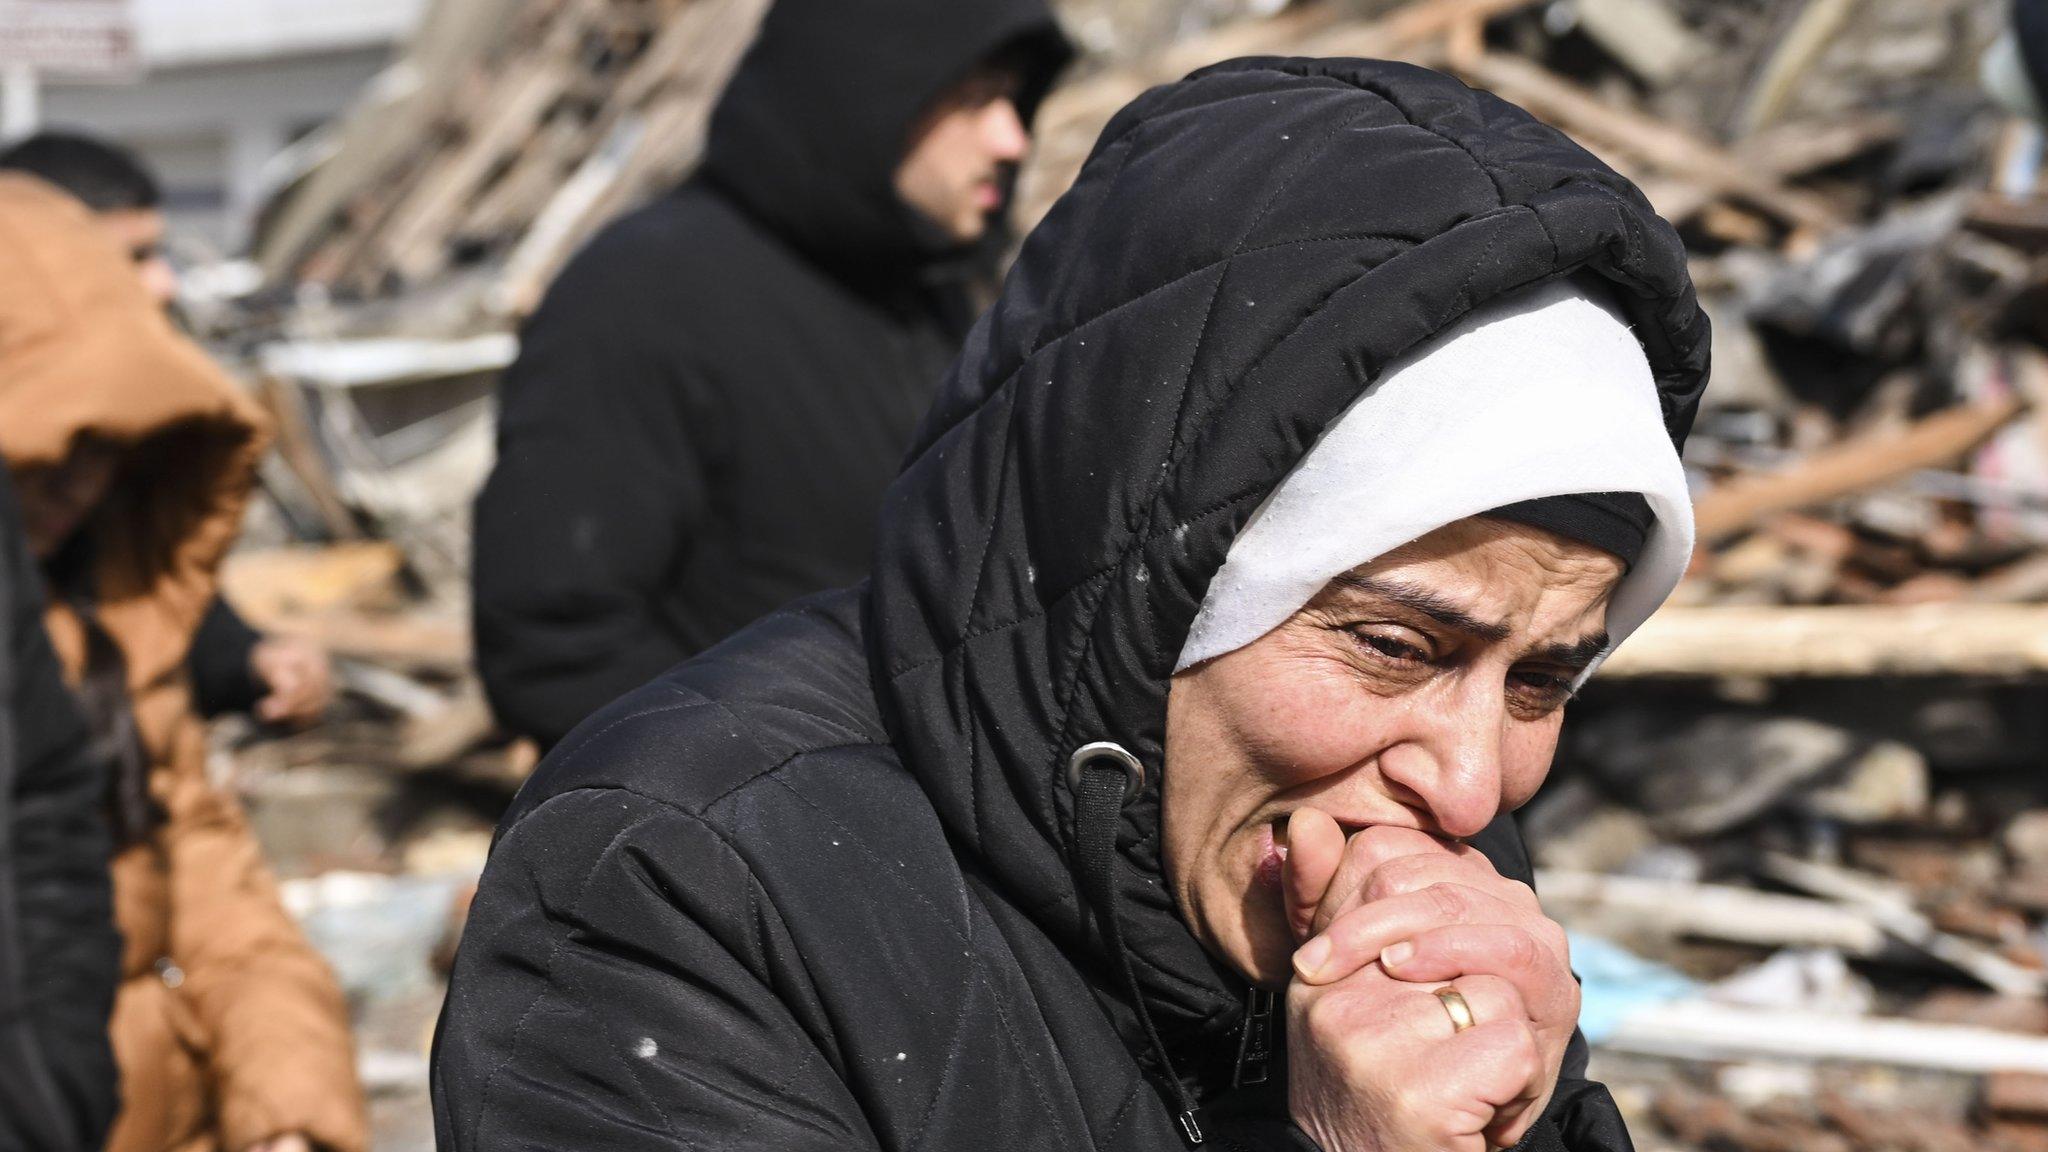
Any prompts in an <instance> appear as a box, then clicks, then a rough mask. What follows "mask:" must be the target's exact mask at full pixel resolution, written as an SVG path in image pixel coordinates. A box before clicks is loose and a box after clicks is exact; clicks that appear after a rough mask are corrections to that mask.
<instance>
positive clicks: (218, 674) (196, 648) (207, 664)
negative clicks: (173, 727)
mask: <svg viewBox="0 0 2048 1152" xmlns="http://www.w3.org/2000/svg"><path fill="white" fill-rule="evenodd" d="M262 639H263V634H262V633H260V632H258V631H256V630H255V629H254V628H251V627H249V623H248V621H246V620H243V619H242V616H241V613H239V612H236V611H235V610H234V609H233V608H231V607H229V606H228V602H227V601H226V600H223V599H221V598H220V597H218V596H216V597H214V599H213V603H212V604H210V605H208V606H207V609H206V617H205V619H203V620H201V621H200V622H199V631H198V633H197V634H196V635H194V636H193V637H192V652H191V654H190V655H189V656H187V657H186V658H185V665H186V667H187V668H189V669H190V670H191V672H192V694H193V696H194V698H195V699H196V700H197V702H198V705H199V714H200V715H201V716H205V717H207V718H209V719H211V718H212V717H215V716H222V715H226V714H227V713H229V712H247V711H249V710H250V709H251V708H254V707H255V706H256V702H257V701H258V700H261V699H262V698H263V695H264V686H263V684H262V682H261V681H259V680H257V679H256V671H255V669H254V668H252V667H250V663H249V655H250V653H251V652H253V651H254V650H255V648H256V645H257V643H258V642H259V641H261V640H262Z"/></svg>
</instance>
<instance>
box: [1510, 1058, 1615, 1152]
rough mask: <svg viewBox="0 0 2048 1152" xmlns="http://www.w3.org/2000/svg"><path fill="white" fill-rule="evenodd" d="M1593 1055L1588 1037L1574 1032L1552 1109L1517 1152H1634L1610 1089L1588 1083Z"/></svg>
mask: <svg viewBox="0 0 2048 1152" xmlns="http://www.w3.org/2000/svg"><path fill="white" fill-rule="evenodd" d="M1590 1055H1591V1051H1590V1050H1589V1049H1588V1048H1587V1046H1586V1037H1585V1036H1584V1035H1583V1034H1581V1033H1579V1032H1577V1031H1574V1032H1573V1033H1572V1042H1571V1046H1570V1047H1569V1048H1567V1049H1565V1054H1564V1068H1563V1070H1562V1072H1560V1074H1559V1075H1558V1078H1557V1091H1556V1092H1554V1093H1552V1094H1551V1097H1550V1106H1549V1107H1548V1108H1546V1109H1544V1111H1543V1116H1542V1118H1541V1119H1539V1120H1537V1121H1536V1123H1535V1124H1534V1125H1533V1126H1532V1127H1531V1128H1530V1129H1529V1134H1528V1135H1527V1136H1524V1137H1523V1138H1522V1142H1521V1143H1520V1144H1517V1145H1516V1146H1515V1147H1516V1150H1517V1152H1635V1143H1634V1142H1633V1141H1631V1140H1630V1139H1629V1136H1628V1125H1626V1124H1624V1123H1623V1122H1622V1119H1621V1109H1620V1108H1619V1107H1617V1106H1616V1105H1615V1103H1614V1097H1613V1096H1611V1095H1609V1094H1608V1091H1607V1086H1606V1085H1605V1084H1600V1083H1597V1082H1595V1081H1592V1080H1588V1079H1586V1061H1587V1058H1588V1057H1589V1056H1590Z"/></svg>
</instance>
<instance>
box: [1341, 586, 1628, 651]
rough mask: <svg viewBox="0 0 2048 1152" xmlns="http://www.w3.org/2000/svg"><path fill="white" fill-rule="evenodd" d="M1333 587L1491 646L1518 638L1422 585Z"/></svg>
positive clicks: (1501, 626)
mask: <svg viewBox="0 0 2048 1152" xmlns="http://www.w3.org/2000/svg"><path fill="white" fill-rule="evenodd" d="M1331 583H1333V584H1337V585H1340V586H1342V587H1345V588H1350V589H1352V590H1354V591H1358V592H1363V593H1365V594H1366V595H1368V596H1376V597H1378V598H1379V599H1381V600H1385V601H1387V602H1388V603H1391V604H1399V605H1400V606H1402V607H1403V608H1412V609H1414V610H1415V611H1417V612H1420V613H1422V614H1423V615H1424V616H1427V617H1429V618H1430V619H1432V620H1434V621H1436V622H1437V623H1439V624H1441V625H1443V626H1444V627H1446V628H1450V629H1453V630H1455V631H1459V632H1463V633H1465V634H1467V635H1469V636H1474V637H1477V638H1479V639H1481V640H1485V641H1487V642H1489V643H1494V644H1498V643H1499V642H1501V641H1503V640H1506V639H1507V638H1508V637H1509V636H1512V635H1514V629H1513V628H1510V627H1508V625H1507V624H1505V623H1502V622H1500V621H1497V620H1481V619H1480V618H1479V617H1477V616H1474V615H1473V614H1472V613H1471V612H1469V611H1467V610H1466V609H1464V608H1463V607H1460V606H1459V605H1457V604H1455V603H1453V602H1452V601H1451V600H1449V599H1448V598H1446V597H1444V596H1443V595H1441V594H1439V593H1436V592H1432V591H1430V590H1429V589H1427V588H1424V587H1422V586H1421V585H1419V584H1409V583H1407V582H1405V581H1401V580H1386V579H1382V578H1380V577H1377V576H1354V575H1352V574H1351V573H1349V572H1346V573H1344V574H1343V575H1341V576H1338V577H1337V578H1336V579H1335V580H1333V581H1331ZM1594 655H1598V653H1597V652H1596V653H1594ZM1591 658H1592V657H1587V659H1591Z"/></svg>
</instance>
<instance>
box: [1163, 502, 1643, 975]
mask: <svg viewBox="0 0 2048 1152" xmlns="http://www.w3.org/2000/svg"><path fill="white" fill-rule="evenodd" d="M1621 575H1622V564H1621V561H1620V560H1619V559H1617V558H1615V557H1614V556H1611V555H1609V554H1607V553H1605V552H1602V551H1600V550H1598V549H1596V548H1592V547H1590V546H1587V545H1584V544H1579V543H1575V542H1573V541H1569V540H1566V539H1564V538H1562V537H1559V536H1556V535H1553V534H1551V533H1548V532H1544V531H1542V530H1540V529H1536V528H1529V527H1525V526H1522V525H1519V524H1512V523H1509V522H1507V521H1501V520H1489V519H1484V518H1472V519H1467V520H1461V521H1458V522H1457V523H1454V524H1450V525H1448V526H1446V527H1443V528H1440V529H1438V530H1436V531H1435V532H1432V533H1430V534H1429V535H1427V536H1424V537H1423V538H1422V539H1420V540H1417V541H1415V542H1414V543H1412V544H1409V545H1407V546H1405V547H1403V548H1401V549H1399V550H1397V551H1394V552H1392V553H1389V554H1388V555H1386V556H1384V557H1381V558H1380V559H1378V560H1375V561H1373V562H1372V563H1370V564H1366V565H1363V566H1361V567H1359V568H1356V569H1353V570H1352V571H1350V572H1348V573H1346V574H1344V575H1343V576H1340V577H1338V578H1337V579H1335V580H1332V581H1331V582H1330V584H1329V586H1328V587H1326V588H1324V589H1323V591H1322V592H1321V593H1320V594H1319V595H1318V596H1317V597H1316V598H1315V599H1314V600H1313V601H1311V602H1310V603H1309V604H1308V605H1307V606H1306V607H1304V608H1302V609H1301V610H1300V611H1298V612H1296V613H1295V614H1294V615H1293V616H1292V617H1290V618H1289V619H1288V620H1287V621H1286V622H1285V623H1283V624H1281V625H1280V626H1279V627H1277V628H1275V629H1274V630H1273V631H1271V632H1269V633H1267V634H1266V635H1265V636H1263V637H1261V638H1260V639H1258V640H1256V641H1254V642H1252V643H1251V644H1248V645H1246V646H1245V647H1243V648H1239V649H1237V650H1236V651H1234V652H1229V653H1225V654H1224V655H1222V656H1218V657H1216V658H1215V659H1213V660H1210V661H1207V662H1205V663H1202V664H1199V665H1196V666H1195V667H1193V668H1189V669H1187V670H1186V671H1184V672H1182V673H1180V674H1179V675H1177V676H1175V677H1174V679H1173V685H1172V688H1171V690H1170V691H1169V693H1168V695H1167V708H1166V769H1165V772H1164V774H1163V777H1162V779H1163V786H1164V789H1165V793H1164V825H1165V828H1164V835H1165V848H1166V870H1167V876H1168V878H1169V880H1170V881H1171V882H1172V884H1173V889H1174V894H1175V897H1176V898H1177V899H1178V901H1179V903H1180V907H1181V912H1182V914H1183V915H1184V916H1185V917H1186V918H1187V922H1188V924H1189V925H1190V926H1191V927H1192V928H1193V929H1194V932H1195V935H1196V936H1197V937H1198V938H1199V939H1200V940H1201V941H1202V942H1203V944H1204V945H1205V946H1206V947H1208V948H1209V950H1210V951H1211V952H1213V953H1215V954H1217V955H1219V956H1222V957H1223V958H1225V959H1227V960H1228V961H1229V962H1230V963H1231V964H1232V965H1234V966H1235V967H1236V968H1237V969H1238V970H1239V971H1241V972H1243V973H1245V974H1246V975H1247V976H1248V977H1250V978H1251V979H1253V980H1255V981H1257V982H1259V983H1261V984H1266V985H1268V986H1271V987H1279V986H1284V985H1285V983H1286V981H1287V977H1288V973H1289V971H1290V969H1289V956H1290V955H1291V953H1292V952H1293V949H1294V946H1295V941H1294V939H1293V937H1292V934H1291V933H1290V931H1289V930H1288V927H1287V922H1286V918H1285V914H1284V908H1283V903H1282V897H1281V890H1280V863H1281V861H1282V860H1283V859H1284V857H1285V854H1286V844H1285V822H1286V818H1287V816H1288V814H1289V813H1291V812H1293V811H1294V810H1295V809H1296V808H1299V807H1303V806H1313V807H1316V808H1320V809H1322V810H1323V811H1324V812H1327V813H1328V814H1329V815H1330V816H1332V817H1334V818H1335V819H1336V820H1337V822H1338V823H1339V824H1340V825H1342V826H1343V828H1344V830H1345V831H1346V832H1347V833H1350V832H1356V831H1358V830H1359V829H1361V828H1365V827H1368V826H1371V825H1375V824H1385V825H1392V826H1395V827H1401V828H1413V829H1417V830H1420V831H1423V832H1427V833H1430V834H1432V835H1435V836H1440V837H1445V838H1450V839H1463V838H1465V837H1469V836H1472V835H1473V834H1475V833H1477V832H1478V831H1479V830H1480V829H1482V828H1485V827H1486V826H1487V825H1488V824H1489V823H1491V822H1492V821H1493V818H1494V817H1495V815H1497V814H1498V813H1500V812H1503V811H1508V810H1512V809H1514V808H1517V807H1519V806H1521V805H1522V804H1524V803H1526V802H1527V801H1528V800H1529V798H1530V797H1531V796H1532V795H1534V794H1535V792H1536V788H1537V786H1538V785H1540V784H1541V783H1542V782H1543V777H1544V776H1545V774H1546V773H1548V772H1549V770H1550V761H1551V755H1552V753H1553V752H1554V751H1555V750H1556V747H1557V734H1558V727H1559V725H1560V723H1561V722H1562V720H1563V709H1564V704H1565V701H1566V700H1567V699H1568V698H1569V696H1570V694H1571V685H1572V683H1573V682H1574V680H1575V678H1576V677H1577V676H1578V674H1579V673H1580V671H1582V670H1583V669H1584V668H1585V667H1586V666H1587V664H1588V663H1590V662H1591V661H1592V660H1593V659H1595V658H1596V657H1597V656H1598V655H1599V654H1600V653H1601V652H1602V651H1603V650H1605V648H1606V646H1607V634H1606V631H1605V621H1606V616H1607V601H1608V597H1609V596H1610V595H1611V594H1612V592H1613V591H1614V589H1615V587H1616V586H1617V585H1618V584H1619V583H1620V579H1621Z"/></svg>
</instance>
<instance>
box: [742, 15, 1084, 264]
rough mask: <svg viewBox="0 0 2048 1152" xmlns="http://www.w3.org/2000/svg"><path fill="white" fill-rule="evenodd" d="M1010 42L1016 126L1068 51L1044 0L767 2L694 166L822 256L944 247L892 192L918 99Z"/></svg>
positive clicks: (929, 251)
mask: <svg viewBox="0 0 2048 1152" xmlns="http://www.w3.org/2000/svg"><path fill="white" fill-rule="evenodd" d="M1010 50H1014V51H1015V52H1016V53H1017V54H1018V57H1019V59H1021V60H1022V61H1023V62H1024V66H1025V76H1024V83H1023V87H1022V89H1021V90H1020V92H1019V95H1018V111H1019V112H1020V113H1022V114H1023V117H1024V122H1025V124H1026V125H1027V126H1028V125H1029V124H1030V122H1031V118H1032V115H1033V114H1034V113H1035V112H1036V110H1037V107H1038V104H1039V101H1040V100H1042V99H1043V98H1044V96H1045V93H1046V91H1047V89H1049V88H1050V87H1051V86H1052V81H1053V77H1054V75H1055V74H1056V73H1057V72H1058V71H1059V70H1060V68H1061V67H1062V66H1063V65H1065V64H1066V62H1067V60H1068V58H1069V57H1070V56H1071V55H1072V48H1071V47H1070V46H1069V45H1068V43H1067V40H1066V37H1065V36H1064V35H1062V34H1061V32H1060V30H1059V25H1058V24H1057V23H1056V22H1055V20H1054V18H1053V15H1052V12H1051V10H1050V9H1049V8H1048V7H1047V6H1046V4H1045V0H865V2H859V3H854V2H849V0H775V4H774V6H773V7H771V8H770V9H769V11H768V15H767V17H766V18H765V19H764V20H763V21H762V25H761V31H760V34H759V36H758V37H757V38H756V39H755V41H754V45H753V47H752V48H751V49H749V50H748V52H747V55H746V57H745V58H744V59H742V60H741V61H740V65H739V68H738V70H737V71H736V72H735V73H734V74H733V78H732V81H731V83H730V84H728V85H727V87H726V90H725V94H724V95H723V96H722V97H721V98H720V100H719V103H718V107H717V109H716V110H715V111H714V112H713V113H712V117H711V126H710V129H709V135H708V137H707V139H706V141H705V149H704V163H703V168H702V171H703V173H704V175H705V176H706V177H707V178H708V179H710V181H711V182H712V183H714V184H716V185H718V186H719V187H720V188H722V189H723V190H725V191H726V192H727V193H728V194H729V195H731V196H732V197H733V198H734V199H735V200H736V201H738V202H739V204H740V205H741V206H742V207H743V208H745V209H746V210H747V211H748V212H749V213H750V214H751V215H753V216H755V217H756V218H758V219H760V220H761V221H762V222H763V223H764V224H766V225H767V227H768V228H769V229H770V230H772V231H773V232H775V233H776V234H777V235H779V236H781V237H782V238H783V239H785V240H787V241H788V242H789V243H791V244H792V245H794V246H795V247H796V248H798V249H799V250H801V251H803V252H805V253H807V254H808V255H810V256H811V257H812V258H813V259H816V260H818V261H820V262H822V263H826V264H833V265H845V264H855V263H883V264H904V263H915V262H918V261H919V260H921V259H922V258H924V257H926V256H928V255H933V254H936V253H937V252H938V251H939V250H940V249H942V248H943V247H944V246H943V245H941V244H936V243H934V242H933V241H932V240H931V239H929V237H928V236H927V235H926V233H927V232H928V231H931V230H932V229H931V228H930V226H928V225H925V224H923V222H922V221H920V220H919V218H918V217H917V215H916V213H915V212H913V211H912V210H911V209H910V208H909V207H908V206H907V205H905V204H904V203H903V202H902V200H901V198H899V197H898V196H897V195H896V190H895V184H894V178H895V172H896V167H897V164H898V162H899V161H901V160H902V159H903V154H904V149H905V147H906V146H907V145H908V143H909V134H910V130H911V127H912V126H913V125H914V124H915V122H916V120H917V117H918V115H919V113H920V112H922V111H923V109H924V108H925V106H926V105H927V104H928V103H929V102H930V101H931V100H932V98H933V97H935V96H937V95H938V94H939V93H940V92H942V91H944V90H945V88H946V87H947V86H948V85H949V84H951V83H953V82H954V81H955V80H958V79H960V78H962V77H964V76H965V75H966V74H967V73H968V72H969V71H970V70H972V69H973V68H974V66H975V65H977V64H980V63H981V62H983V61H985V60H988V59H989V58H990V57H992V56H993V55H995V54H996V53H997V52H999V51H1010Z"/></svg>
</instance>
